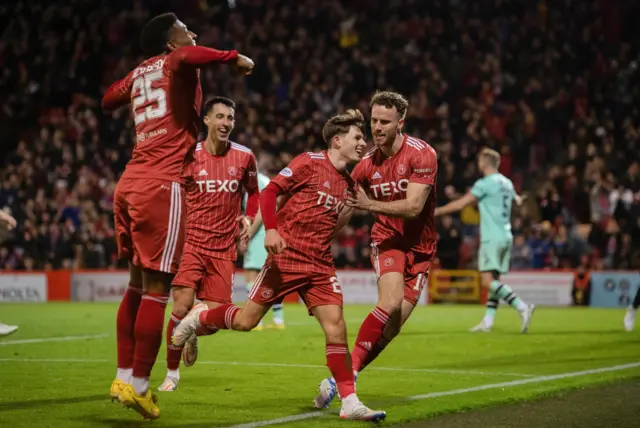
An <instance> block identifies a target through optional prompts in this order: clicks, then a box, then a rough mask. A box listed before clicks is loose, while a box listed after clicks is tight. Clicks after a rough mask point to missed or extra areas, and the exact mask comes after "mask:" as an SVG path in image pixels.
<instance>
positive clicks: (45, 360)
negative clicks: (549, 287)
mask: <svg viewBox="0 0 640 428" xmlns="http://www.w3.org/2000/svg"><path fill="white" fill-rule="evenodd" d="M0 361H3V362H12V363H39V362H41V363H108V362H110V360H99V359H95V360H94V359H82V358H71V359H70V358H60V359H58V358H0ZM198 364H207V365H216V366H246V367H283V368H289V369H291V368H294V369H295V368H299V369H322V370H326V369H327V367H326V366H321V365H317V364H286V363H251V362H242V361H198ZM369 370H379V371H388V372H415V373H448V374H459V375H480V376H517V377H527V378H529V377H534V376H535V375H529V374H522V373H500V372H478V371H473V370H448V369H422V368H412V367H369V368H368V369H367V371H369Z"/></svg>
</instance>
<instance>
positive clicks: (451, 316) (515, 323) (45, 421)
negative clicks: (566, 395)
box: [0, 303, 640, 428]
mask: <svg viewBox="0 0 640 428" xmlns="http://www.w3.org/2000/svg"><path fill="white" fill-rule="evenodd" d="M116 310H117V305H115V304H97V303H95V304H80V303H60V304H55V303H49V304H42V305H37V304H34V305H26V304H23V305H16V304H14V305H8V304H4V305H0V319H1V320H2V321H4V322H7V323H12V324H19V325H20V330H19V331H18V332H17V333H16V334H14V335H12V336H9V337H6V338H1V339H0V367H2V371H1V372H0V373H1V381H0V386H1V387H2V393H1V394H0V426H4V427H11V428H17V427H31V426H39V427H45V426H51V427H116V426H117V427H120V426H138V425H140V424H142V423H148V422H142V421H141V420H140V418H139V416H138V415H137V414H135V413H134V412H132V411H130V410H126V409H124V408H122V407H121V406H120V405H118V404H114V403H111V402H110V401H109V399H108V391H109V386H110V384H111V381H112V380H113V377H114V375H115V369H116V367H115V359H116V351H115V314H116ZM370 310H371V307H369V306H348V307H346V308H345V316H346V319H347V323H348V328H349V335H350V341H351V343H353V340H354V339H355V336H356V333H357V330H358V327H359V325H360V322H361V321H362V319H363V317H364V316H365V315H366V314H367V313H368V311H370ZM482 314H483V308H482V307H480V306H431V307H419V308H417V309H416V311H415V313H414V314H413V316H412V318H411V319H410V320H409V323H408V324H407V325H406V327H405V329H404V331H403V332H402V334H401V335H400V336H399V337H398V338H397V340H396V341H395V342H393V343H392V344H391V345H390V346H389V348H388V349H387V350H386V351H385V352H384V353H383V354H382V355H381V356H380V358H379V359H378V360H377V361H376V362H375V363H374V365H373V366H372V367H371V368H370V369H367V370H366V371H364V372H363V373H362V374H361V377H360V379H359V381H358V393H359V396H360V398H361V399H362V400H363V401H364V402H365V403H366V404H369V405H370V406H371V407H375V408H382V409H384V410H386V411H387V422H386V424H387V425H393V424H396V423H402V422H407V421H411V420H420V419H425V418H428V417H429V416H432V415H435V414H438V413H443V412H454V411H463V410H467V409H471V408H478V407H484V406H488V405H495V404H499V403H504V402H508V401H514V400H526V399H530V398H533V397H536V396H540V395H547V394H550V393H553V392H556V391H559V390H564V389H570V388H576V387H581V386H586V385H592V384H598V383H605V382H610V381H614V380H617V379H623V378H633V377H640V364H636V365H632V363H638V362H640V332H639V331H636V332H634V333H626V332H624V331H623V329H622V317H623V316H624V314H623V312H622V311H620V310H601V309H590V308H566V309H564V308H563V309H552V308H538V309H537V311H536V314H535V317H534V319H533V322H532V325H531V329H530V333H529V334H526V335H521V334H519V333H518V331H519V318H518V316H517V314H516V313H515V311H513V310H512V309H511V308H508V307H501V308H500V310H499V311H498V315H497V323H496V327H495V329H494V332H492V333H490V334H484V333H476V334H473V333H469V332H468V331H467V329H468V328H469V327H471V326H473V325H475V324H476V323H477V322H478V321H479V320H480V318H481V317H482ZM285 317H286V321H287V328H286V329H285V330H284V331H277V330H265V331H262V332H251V333H236V332H226V331H224V332H221V333H218V334H217V335H215V336H212V337H205V338H203V339H201V341H200V344H201V347H200V350H201V352H200V356H199V361H198V363H197V364H196V365H195V366H194V367H191V368H182V369H181V377H182V379H181V383H180V388H179V389H178V391H176V392H173V393H157V394H158V397H159V400H160V401H159V405H160V409H161V417H160V419H159V420H157V421H154V422H151V423H152V424H153V426H156V427H165V426H167V427H178V426H191V427H194V426H195V427H205V426H206V427H212V426H214V427H229V426H234V425H238V424H247V425H246V426H247V427H255V426H261V425H260V424H258V422H263V421H269V420H273V419H280V418H285V419H284V420H285V422H284V423H282V424H279V425H276V426H287V427H293V426H300V427H302V426H304V427H330V426H336V425H337V424H340V425H353V424H357V423H356V422H353V423H352V422H343V421H339V420H338V417H337V411H338V410H339V402H337V401H336V403H334V404H333V405H332V407H331V409H329V410H328V411H323V412H321V413H320V414H319V415H318V414H315V413H311V412H313V409H312V408H311V401H312V399H313V397H314V396H315V392H316V387H317V384H318V383H319V381H320V380H321V379H322V378H323V377H326V376H327V375H328V374H329V372H328V370H327V369H326V368H325V367H323V365H324V360H325V356H324V340H323V335H322V332H321V330H320V328H319V327H318V326H317V325H316V322H315V320H314V319H313V318H311V317H308V316H307V315H306V311H305V310H304V308H303V307H302V306H298V305H288V306H286V307H285ZM269 318H270V314H268V315H267V320H269ZM81 336H85V337H81ZM61 338H66V339H67V340H59V339H61ZM50 339H55V340H54V341H45V340H50ZM159 357H160V358H159V360H158V363H157V364H156V367H155V369H154V372H153V376H152V379H151V384H152V386H153V387H154V388H155V387H157V386H158V385H159V384H160V382H161V381H162V379H163V376H164V371H165V365H164V357H165V351H164V347H163V348H162V349H161V351H160V356H159ZM629 364H631V366H628V367H626V368H620V367H619V366H623V365H629ZM611 367H614V370H611V371H601V372H596V373H582V374H577V375H574V376H570V377H566V376H565V377H562V376H561V377H558V378H542V376H548V375H557V374H561V375H564V374H567V373H575V372H582V371H585V370H592V369H601V368H611ZM500 383H504V384H503V385H498V386H495V384H500ZM487 385H489V386H487ZM485 386H487V387H485ZM473 387H481V388H476V389H473ZM483 388H486V389H483ZM469 389H471V390H469ZM444 392H450V394H443V393H444ZM430 393H431V394H432V395H431V396H427V397H420V396H424V395H425V394H430ZM416 396H418V397H416ZM408 397H414V399H407V398H408ZM295 415H302V419H299V420H294V418H292V416H295ZM360 424H361V423H360ZM266 425H267V426H269V425H270V423H267V424H266Z"/></svg>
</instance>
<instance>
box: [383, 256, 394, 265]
mask: <svg viewBox="0 0 640 428" xmlns="http://www.w3.org/2000/svg"><path fill="white" fill-rule="evenodd" d="M384 265H385V266H387V267H389V266H393V258H391V257H387V258H386V259H384Z"/></svg>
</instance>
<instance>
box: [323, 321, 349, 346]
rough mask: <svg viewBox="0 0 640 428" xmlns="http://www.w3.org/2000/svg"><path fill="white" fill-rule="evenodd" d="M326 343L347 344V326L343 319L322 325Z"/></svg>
mask: <svg viewBox="0 0 640 428" xmlns="http://www.w3.org/2000/svg"><path fill="white" fill-rule="evenodd" d="M322 328H323V330H324V335H325V337H326V340H327V343H333V344H340V343H347V324H346V323H345V321H344V319H339V320H335V321H332V322H329V323H324V324H323V326H322Z"/></svg>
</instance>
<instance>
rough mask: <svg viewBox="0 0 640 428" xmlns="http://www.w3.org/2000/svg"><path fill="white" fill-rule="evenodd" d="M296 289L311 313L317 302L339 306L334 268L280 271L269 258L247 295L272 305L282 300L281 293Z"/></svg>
mask: <svg viewBox="0 0 640 428" xmlns="http://www.w3.org/2000/svg"><path fill="white" fill-rule="evenodd" d="M294 292H298V294H299V295H300V297H301V298H302V300H303V301H304V303H305V305H307V309H309V315H311V309H312V308H315V307H316V306H324V305H338V306H340V307H342V288H340V283H339V282H338V277H337V276H336V272H335V268H331V270H330V271H329V272H326V273H316V272H303V273H299V272H283V271H281V270H280V269H279V268H278V264H277V263H274V262H273V261H272V260H271V259H270V258H269V259H267V262H266V263H265V264H264V266H263V267H262V270H261V271H260V273H259V274H258V277H257V278H256V280H255V282H254V283H253V287H252V288H251V291H250V292H249V299H251V300H253V301H254V302H256V303H259V304H261V305H273V304H275V303H279V302H282V300H283V299H284V296H286V295H287V294H290V293H294Z"/></svg>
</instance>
